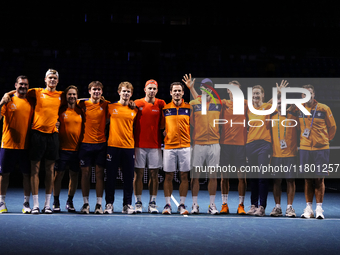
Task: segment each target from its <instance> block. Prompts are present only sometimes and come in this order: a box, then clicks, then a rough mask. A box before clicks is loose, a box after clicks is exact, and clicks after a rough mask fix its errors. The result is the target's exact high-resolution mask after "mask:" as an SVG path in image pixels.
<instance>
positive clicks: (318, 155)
mask: <svg viewBox="0 0 340 255" xmlns="http://www.w3.org/2000/svg"><path fill="white" fill-rule="evenodd" d="M299 153H300V172H299V176H300V177H304V178H325V177H326V176H328V165H329V154H330V150H329V149H326V150H318V151H308V150H300V152H299ZM301 175H302V176H301Z"/></svg>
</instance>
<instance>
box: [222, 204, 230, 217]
mask: <svg viewBox="0 0 340 255" xmlns="http://www.w3.org/2000/svg"><path fill="white" fill-rule="evenodd" d="M220 213H222V214H229V207H228V204H227V203H224V204H222V210H221V211H220Z"/></svg>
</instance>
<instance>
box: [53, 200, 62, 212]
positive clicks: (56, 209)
mask: <svg viewBox="0 0 340 255" xmlns="http://www.w3.org/2000/svg"><path fill="white" fill-rule="evenodd" d="M53 212H54V213H60V212H61V210H60V201H59V200H54V202H53Z"/></svg>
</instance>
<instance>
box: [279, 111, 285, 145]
mask: <svg viewBox="0 0 340 255" xmlns="http://www.w3.org/2000/svg"><path fill="white" fill-rule="evenodd" d="M286 119H287V116H286ZM286 128H287V126H286V125H285V129H284V132H283V139H285V138H286ZM277 134H278V135H279V141H280V140H281V139H280V115H279V123H278V127H277Z"/></svg>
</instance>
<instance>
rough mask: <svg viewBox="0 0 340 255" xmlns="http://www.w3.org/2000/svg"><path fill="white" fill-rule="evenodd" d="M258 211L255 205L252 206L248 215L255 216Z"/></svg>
mask: <svg viewBox="0 0 340 255" xmlns="http://www.w3.org/2000/svg"><path fill="white" fill-rule="evenodd" d="M256 210H257V207H256V206H255V205H251V206H250V209H249V211H248V212H247V214H248V215H255V212H256Z"/></svg>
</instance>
